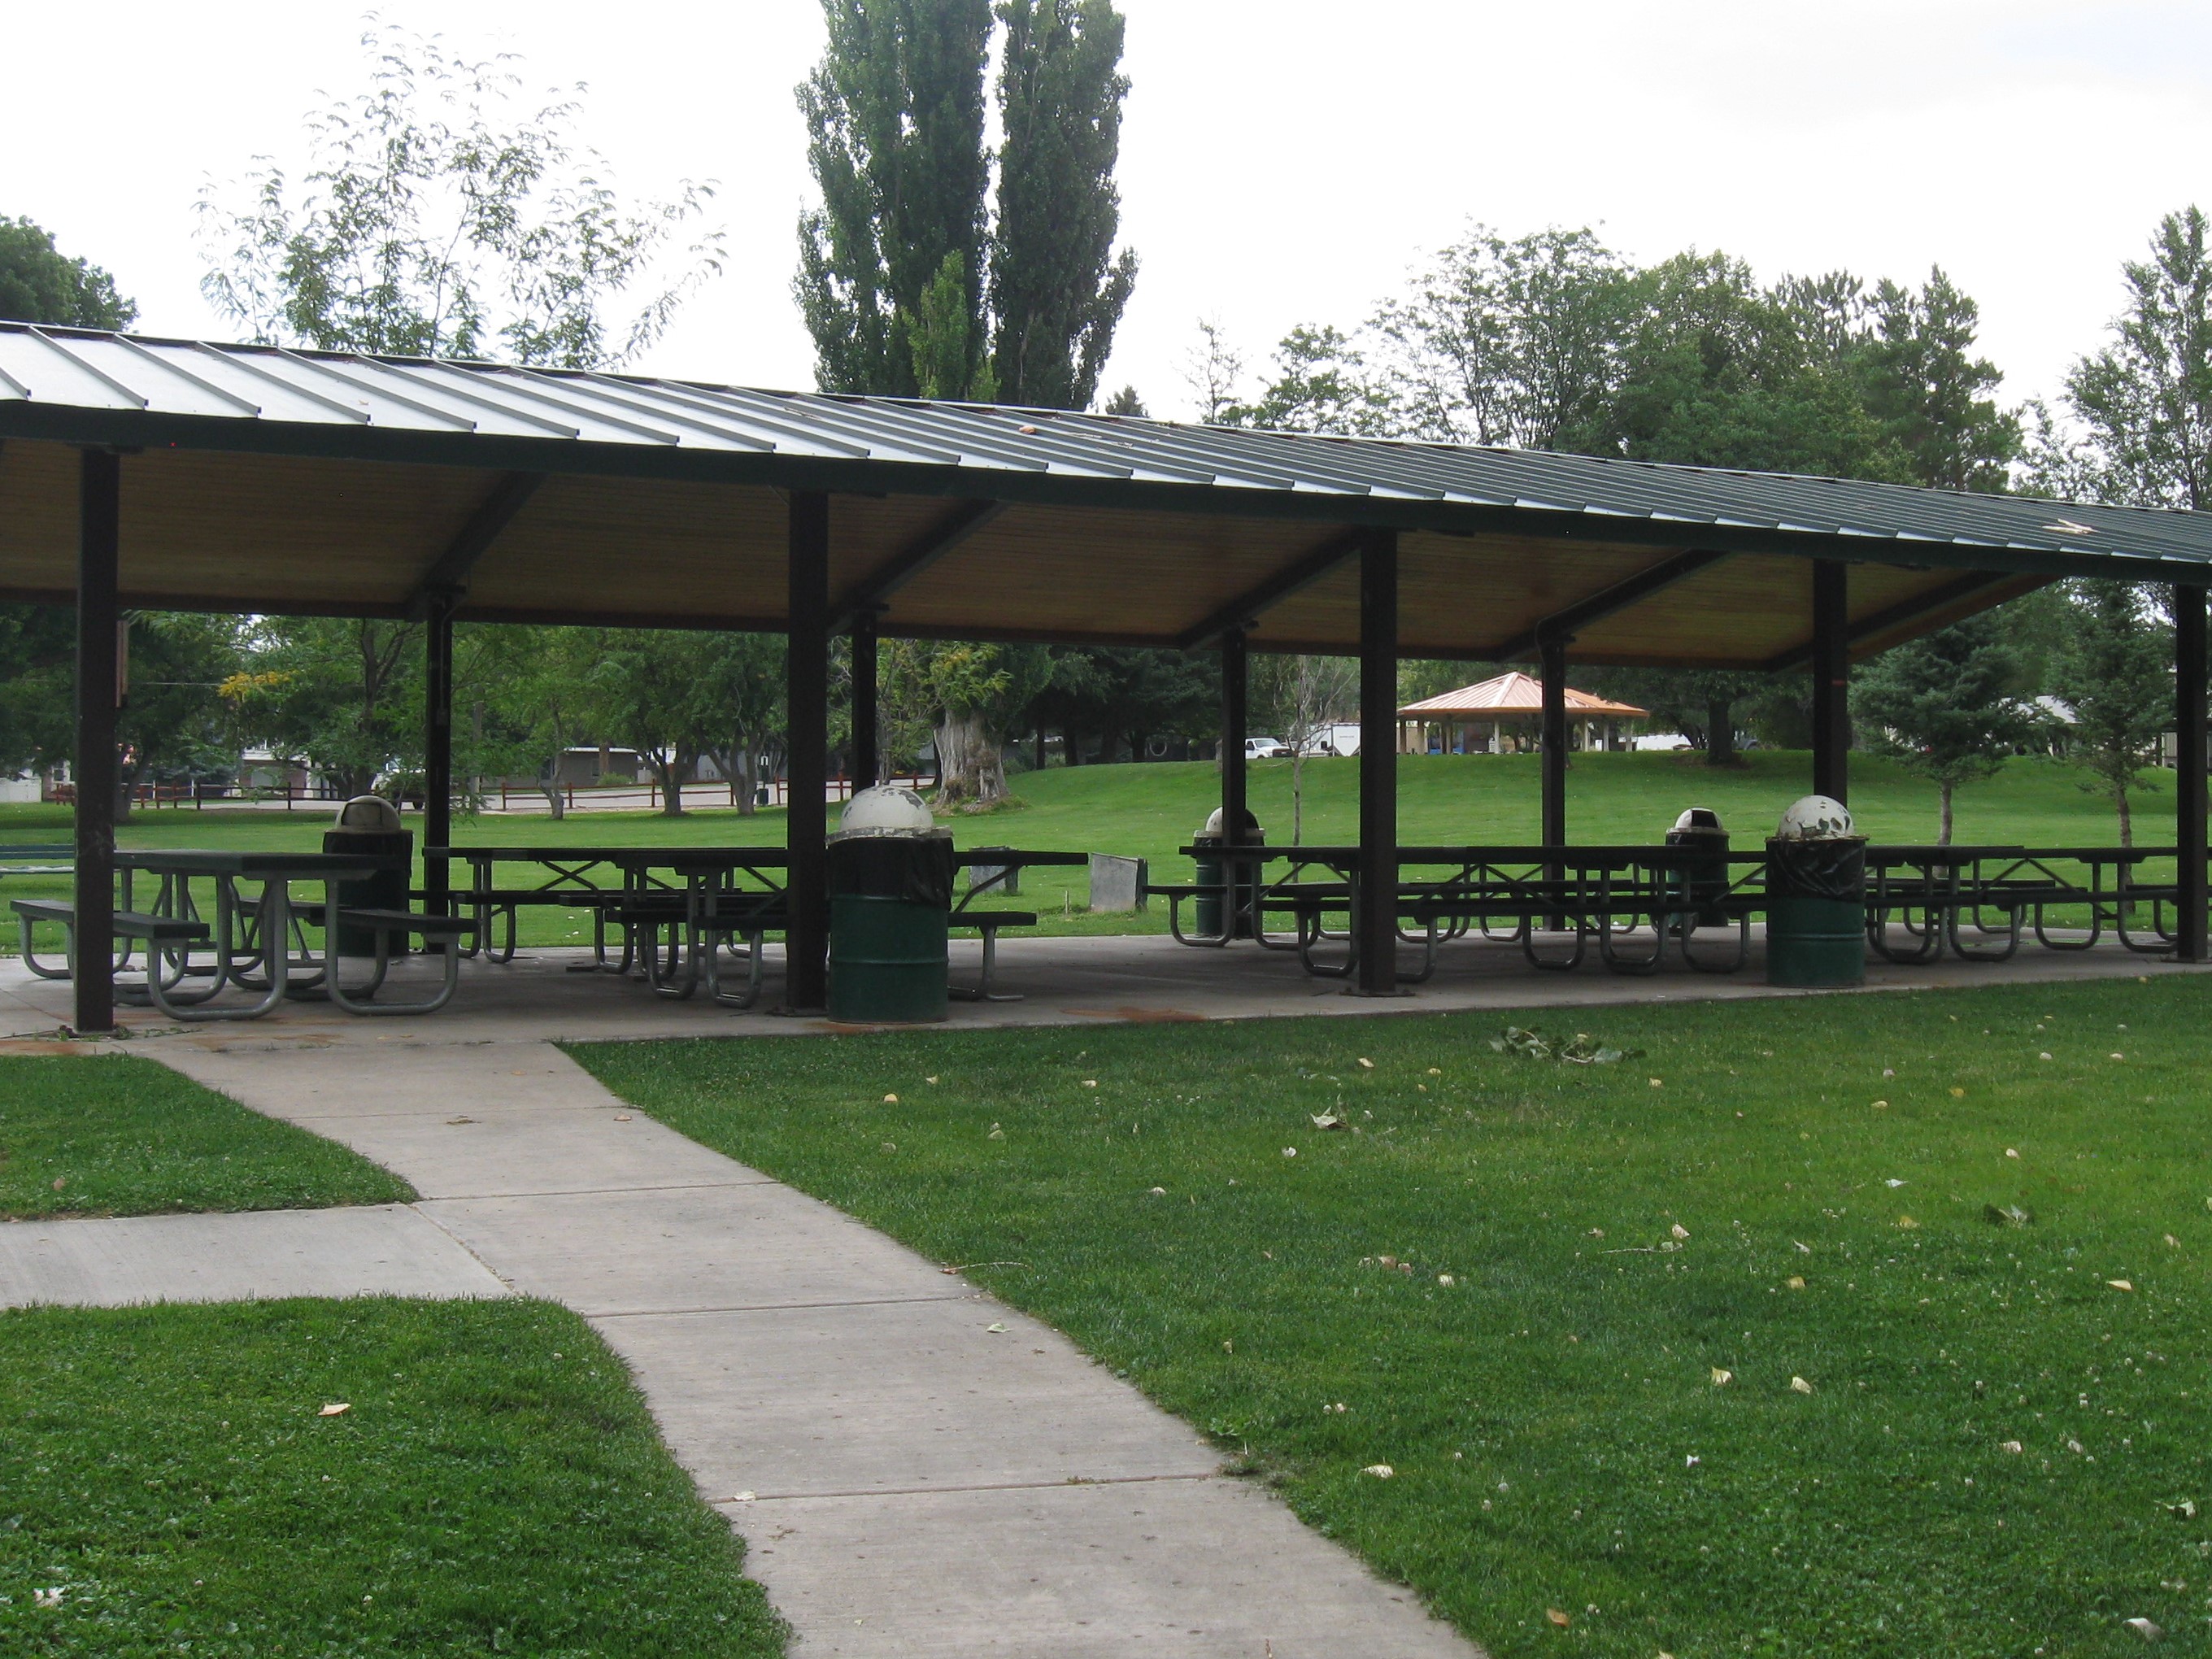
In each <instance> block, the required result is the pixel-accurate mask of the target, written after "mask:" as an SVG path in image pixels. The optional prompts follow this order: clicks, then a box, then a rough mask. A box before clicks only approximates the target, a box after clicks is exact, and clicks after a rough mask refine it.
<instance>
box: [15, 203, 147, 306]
mask: <svg viewBox="0 0 2212 1659" xmlns="http://www.w3.org/2000/svg"><path fill="white" fill-rule="evenodd" d="M137 316H138V307H137V306H135V305H133V304H132V303H131V301H128V300H126V299H125V298H124V297H123V296H122V295H120V294H118V293H117V292H116V289H115V278H113V277H112V276H109V275H108V274H107V273H106V271H104V270H101V269H100V267H99V266H98V265H95V264H90V263H89V262H88V261H86V260H83V259H72V258H70V257H69V256H68V255H67V254H65V253H64V252H62V251H61V250H60V249H59V248H58V247H56V246H54V239H53V238H52V236H51V235H49V234H47V233H46V231H44V230H41V229H40V228H39V227H38V226H36V225H34V224H33V223H32V222H30V221H29V220H28V219H13V220H10V219H0V317H4V318H6V319H8V320H9V321H10V322H18V323H53V324H58V325H60V326H62V327H64V328H128V327H130V326H131V324H132V323H133V322H134V321H136V320H137Z"/></svg>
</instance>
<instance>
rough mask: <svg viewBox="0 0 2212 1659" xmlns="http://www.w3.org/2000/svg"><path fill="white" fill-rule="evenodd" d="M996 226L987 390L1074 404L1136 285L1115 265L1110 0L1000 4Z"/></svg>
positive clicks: (1114, 24)
mask: <svg viewBox="0 0 2212 1659" xmlns="http://www.w3.org/2000/svg"><path fill="white" fill-rule="evenodd" d="M998 13H999V19H1000V21H1001V22H1002V23H1003V24H1004V25H1005V26H1006V64H1005V68H1004V70H1002V72H1001V74H1000V81H999V109H1000V117H1001V122H1002V125H1003V126H1004V128H1005V132H1006V140H1005V145H1004V148H1003V149H1001V151H1000V157H999V220H998V224H997V226H996V227H995V228H994V230H993V232H992V235H991V242H990V252H991V277H990V299H991V312H992V315H993V318H994V330H995V331H994V337H993V344H992V349H993V354H994V369H995V377H996V380H997V381H998V395H999V396H1000V398H1003V399H1005V400H1006V402H1008V403H1012V404H1024V405H1029V406H1033V407H1037V408H1045V409H1084V408H1087V407H1089V405H1090V403H1091V397H1092V395H1093V394H1094V393H1095V392H1097V388H1098V376H1099V374H1100V372H1101V371H1102V370H1103V368H1105V366H1106V358H1107V356H1108V354H1109V352H1110V351H1111V350H1112V349H1113V345H1114V331H1115V326H1116V325H1118V324H1119V323H1120V321H1121V309H1122V307H1124V306H1126V305H1127V303H1128V301H1129V293H1130V290H1131V289H1133V287H1134V286H1135V285H1136V280H1137V256H1136V254H1135V253H1134V252H1132V251H1130V250H1129V249H1127V248H1124V249H1122V250H1121V254H1120V256H1119V257H1118V258H1117V257H1116V256H1115V252H1114V238H1115V234H1116V233H1117V232H1118V231H1119V229H1120V228H1121V192H1120V191H1118V190H1116V189H1115V185H1114V164H1115V160H1116V158H1117V157H1118V156H1119V155H1120V152H1121V100H1123V99H1124V98H1125V97H1127V94H1128V91H1129V81H1128V77H1127V76H1125V75H1123V74H1121V70H1120V67H1119V66H1120V64H1121V34H1122V25H1121V15H1120V14H1119V13H1118V12H1116V11H1115V9H1114V8H1113V6H1112V5H1111V4H1110V3H1109V0H1000V4H999V8H998Z"/></svg>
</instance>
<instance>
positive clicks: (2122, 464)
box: [2038, 206, 2212, 511]
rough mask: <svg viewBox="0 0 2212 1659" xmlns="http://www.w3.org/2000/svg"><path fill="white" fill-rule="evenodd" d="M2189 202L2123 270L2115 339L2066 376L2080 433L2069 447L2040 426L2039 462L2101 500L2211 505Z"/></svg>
mask: <svg viewBox="0 0 2212 1659" xmlns="http://www.w3.org/2000/svg"><path fill="white" fill-rule="evenodd" d="M2207 236H2208V222H2207V220H2206V218H2205V216H2204V215H2203V212H2201V211H2200V210H2198V209H2197V208H2196V207H2194V206H2191V207H2188V208H2185V209H2184V210H2182V211H2180V212H2179V213H2169V214H2167V215H2166V217H2165V218H2163V219H2161V220H2160V222H2159V226H2158V230H2157V232H2156V234H2154V236H2153V237H2152V239H2151V247H2150V257H2149V258H2147V259H2141V260H2131V261H2130V262H2129V263H2128V264H2126V265H2125V266H2124V267H2123V269H2124V272H2125V275H2126V280H2127V289H2128V298H2127V308H2126V310H2125V311H2124V312H2123V313H2121V315H2120V317H2119V319H2118V320H2117V321H2116V322H2115V323H2114V325H2113V336H2114V337H2113V339H2112V342H2111V343H2109V344H2108V345H2106V347H2105V348H2104V349H2102V350H2100V351H2097V352H2094V353H2093V354H2092V355H2090V356H2087V357H2084V358H2082V359H2081V361H2080V362H2077V363H2075V366H2074V368H2073V370H2072V372H2071V373H2070V374H2068V375H2067V377H2066V397H2067V402H2068V404H2069V405H2070V407H2071V410H2072V412H2073V414H2074V416H2075V418H2076V419H2077V420H2078V421H2079V422H2081V426H2082V427H2083V428H2085V430H2086V446H2085V447H2084V449H2083V450H2081V451H2075V452H2072V453H2069V451H2068V450H2067V448H2066V447H2065V446H2064V445H2063V441H2062V440H2060V438H2059V437H2058V435H2055V434H2054V433H2052V432H2051V429H2050V428H2049V427H2048V425H2047V424H2046V426H2045V430H2044V431H2043V433H2042V435H2041V436H2042V438H2043V442H2042V443H2041V444H2040V445H2039V450H2040V452H2041V453H2040V454H2039V458H2038V465H2039V473H2040V476H2041V477H2044V478H2045V479H2049V478H2051V477H2053V476H2054V475H2055V476H2056V477H2058V478H2059V479H2061V480H2062V481H2063V482H2065V483H2070V484H2072V485H2073V486H2074V487H2075V488H2080V489H2086V490H2087V491H2088V492H2093V495H2094V498H2095V499H2098V500H2100V501H2118V502H2123V503H2125V504H2128V505H2130V506H2136V507H2188V508H2190V509H2191V510H2192V511H2202V510H2203V509H2204V508H2205V507H2212V258H2208V257H2207V253H2206V246H2205V244H2206V240H2207Z"/></svg>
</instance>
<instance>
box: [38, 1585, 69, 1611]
mask: <svg viewBox="0 0 2212 1659" xmlns="http://www.w3.org/2000/svg"><path fill="white" fill-rule="evenodd" d="M61 1604H62V1587H61V1586H60V1585H59V1584H49V1585H47V1586H46V1589H33V1591H32V1592H31V1605H32V1606H33V1607H59V1606H61Z"/></svg>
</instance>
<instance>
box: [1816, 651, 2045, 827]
mask: <svg viewBox="0 0 2212 1659" xmlns="http://www.w3.org/2000/svg"><path fill="white" fill-rule="evenodd" d="M2019 672H2020V663H2019V659H2018V658H2017V657H2016V656H2015V653H2014V652H2013V650H2012V647H2010V645H2009V644H2008V643H2007V641H2006V640H2005V637H2004V630H2003V629H2002V625H2001V624H2000V623H1997V621H1996V619H1995V618H1993V617H1990V615H1989V614H1988V613H1987V612H1984V613H1982V614H1981V615H1979V616H1974V617H1967V618H1966V620H1965V621H1964V622H1961V623H1954V624H1953V625H1952V626H1951V627H1949V628H1947V629H1943V630H1942V632H1940V633H1936V634H1930V635H1927V636H1926V637H1925V638H1923V639H1917V640H1913V641H1909V642H1908V643H1906V644H1904V645H1900V646H1896V647H1893V648H1891V649H1890V650H1888V651H1886V652H1884V653H1882V654H1881V656H1879V657H1877V658H1875V660H1874V663H1873V665H1871V666H1870V667H1869V668H1868V669H1866V670H1865V671H1863V672H1862V673H1861V674H1860V676H1859V678H1858V679H1857V682H1856V683H1855V684H1854V685H1853V686H1852V688H1851V704H1852V708H1853V709H1854V711H1855V712H1856V713H1857V715H1858V717H1859V720H1860V721H1861V724H1862V729H1863V730H1870V731H1872V732H1875V733H1877V734H1879V735H1878V737H1877V739H1876V740H1877V742H1878V744H1879V745H1880V746H1881V748H1883V749H1885V750H1888V751H1889V752H1890V753H1892V754H1894V755H1896V756H1897V757H1899V759H1901V760H1902V761H1903V762H1904V763H1905V765H1906V766H1908V767H1909V768H1911V769H1912V770H1914V771H1917V772H1919V773H1921V774H1923V775H1925V776H1927V777H1929V778H1931V779H1933V780H1934V781H1935V783H1936V794H1937V797H1938V800H1939V802H1940V818H1939V823H1938V829H1937V834H1936V839H1937V840H1938V841H1939V842H1943V843H1945V844H1948V842H1950V840H1951V827H1952V811H1951V805H1952V798H1953V796H1954V794H1955V793H1956V792H1957V790H1958V788H1959V786H1960V785H1961V784H1964V783H1971V782H1973V781H1977V780H1978V779H1982V778H1986V777H1990V776H1992V775H1995V774H1996V771H1997V770H1998V769H1999V768H2001V767H2002V765H2003V764H2004V761H2005V757H2006V756H2007V755H2008V754H2010V753H2011V752H2012V750H2013V749H2014V747H2015V745H2016V744H2021V743H2024V742H2026V741H2027V739H2028V738H2031V737H2032V736H2033V734H2034V731H2035V721H2034V719H2033V716H2032V714H2030V713H2029V711H2028V710H2027V708H2026V707H2025V706H2023V705H2022V704H2021V702H2020V701H2019V699H2018V698H2017V697H2016V696H2015V695H2014V692H2013V689H2012V688H2013V687H2014V685H2015V684H2016V683H2017V680H2018V678H2019Z"/></svg>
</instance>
